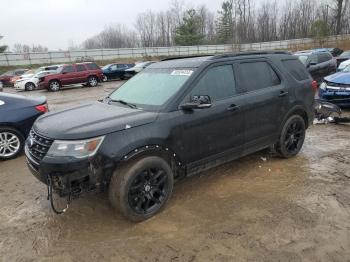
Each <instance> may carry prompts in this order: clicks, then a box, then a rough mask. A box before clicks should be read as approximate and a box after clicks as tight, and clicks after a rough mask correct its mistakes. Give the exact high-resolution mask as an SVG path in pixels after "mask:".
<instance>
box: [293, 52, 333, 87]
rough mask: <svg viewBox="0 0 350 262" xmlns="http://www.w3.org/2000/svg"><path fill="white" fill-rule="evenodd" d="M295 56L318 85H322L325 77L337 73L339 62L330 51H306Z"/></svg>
mask: <svg viewBox="0 0 350 262" xmlns="http://www.w3.org/2000/svg"><path fill="white" fill-rule="evenodd" d="M294 55H296V56H298V57H299V60H300V61H301V62H302V63H303V64H304V65H305V66H306V68H307V69H308V71H309V73H310V74H311V76H312V77H313V79H314V80H316V81H317V83H318V84H320V83H322V81H323V78H324V77H325V76H328V75H330V74H333V73H335V72H336V71H337V62H336V60H335V59H334V58H333V56H332V54H331V53H329V52H328V51H317V50H316V51H315V50H306V51H299V52H296V53H294Z"/></svg>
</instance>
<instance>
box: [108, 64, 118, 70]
mask: <svg viewBox="0 0 350 262" xmlns="http://www.w3.org/2000/svg"><path fill="white" fill-rule="evenodd" d="M109 69H110V70H111V71H116V70H117V65H112V66H111V67H110V68H109Z"/></svg>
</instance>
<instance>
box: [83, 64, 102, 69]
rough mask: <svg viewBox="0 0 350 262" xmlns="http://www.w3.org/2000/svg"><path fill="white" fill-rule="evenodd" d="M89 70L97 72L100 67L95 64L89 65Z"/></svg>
mask: <svg viewBox="0 0 350 262" xmlns="http://www.w3.org/2000/svg"><path fill="white" fill-rule="evenodd" d="M86 66H87V68H88V69H89V70H96V69H100V68H99V66H98V65H96V64H95V63H88V64H86Z"/></svg>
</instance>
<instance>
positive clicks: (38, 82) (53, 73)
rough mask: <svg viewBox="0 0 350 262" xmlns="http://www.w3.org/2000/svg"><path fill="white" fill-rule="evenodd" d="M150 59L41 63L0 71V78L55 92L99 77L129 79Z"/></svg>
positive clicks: (18, 87) (9, 83) (19, 86)
mask: <svg viewBox="0 0 350 262" xmlns="http://www.w3.org/2000/svg"><path fill="white" fill-rule="evenodd" d="M152 63H154V62H153V61H149V62H141V63H137V64H136V65H135V64H120V63H118V64H109V65H106V66H104V67H103V68H102V69H101V68H100V67H99V66H98V65H97V64H96V63H94V62H85V63H75V64H63V65H50V66H43V67H39V68H38V69H35V70H26V69H16V70H13V71H9V72H6V73H4V74H3V75H1V76H0V82H1V85H2V86H3V85H7V86H14V88H15V89H16V90H21V91H32V90H34V89H37V88H41V89H43V88H45V89H47V90H49V91H52V92H55V91H59V90H60V89H61V88H62V87H64V86H67V85H73V84H83V85H84V86H90V87H93V86H96V85H97V84H98V83H99V82H102V81H108V80H114V79H121V80H124V79H129V78H131V77H132V76H134V75H135V74H137V73H139V72H141V71H142V70H143V69H145V68H146V67H147V66H149V65H150V64H152Z"/></svg>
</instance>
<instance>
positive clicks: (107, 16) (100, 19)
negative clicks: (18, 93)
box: [0, 0, 222, 50]
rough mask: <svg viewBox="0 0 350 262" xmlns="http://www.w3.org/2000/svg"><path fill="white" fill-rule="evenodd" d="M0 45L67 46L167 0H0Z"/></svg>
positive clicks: (210, 2) (211, 4)
mask: <svg viewBox="0 0 350 262" xmlns="http://www.w3.org/2000/svg"><path fill="white" fill-rule="evenodd" d="M183 2H184V4H185V7H197V6H199V5H201V4H205V5H206V6H207V7H208V8H209V9H210V10H211V11H214V12H216V11H217V10H218V9H219V8H220V4H221V2H222V0H183ZM0 5H1V6H2V8H1V9H2V10H1V14H0V35H3V36H4V38H3V39H2V40H1V41H0V45H3V44H6V45H9V46H10V47H11V48H12V46H13V44H15V43H22V44H29V45H31V44H41V45H44V46H47V47H48V48H49V49H51V50H55V49H59V48H61V49H66V48H67V46H68V44H69V42H70V41H73V42H74V43H75V44H80V43H81V42H82V41H84V40H85V39H86V38H88V37H90V36H93V35H95V34H98V33H99V32H100V31H102V30H103V28H104V26H105V25H110V24H116V23H123V24H126V25H128V26H130V28H133V25H134V21H135V18H136V15H137V14H138V13H141V12H144V11H147V10H152V11H160V10H166V9H167V8H168V7H169V0H0Z"/></svg>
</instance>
